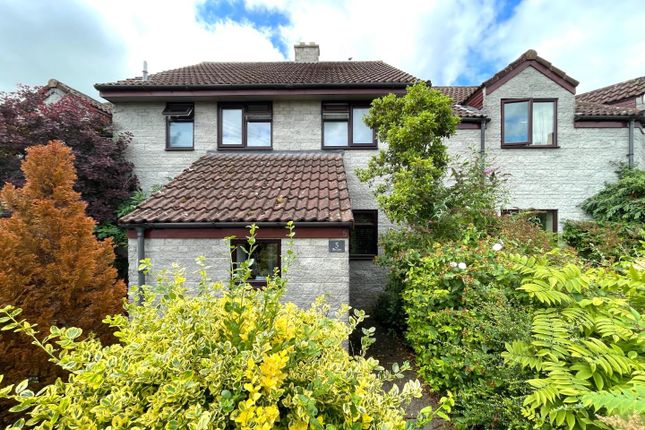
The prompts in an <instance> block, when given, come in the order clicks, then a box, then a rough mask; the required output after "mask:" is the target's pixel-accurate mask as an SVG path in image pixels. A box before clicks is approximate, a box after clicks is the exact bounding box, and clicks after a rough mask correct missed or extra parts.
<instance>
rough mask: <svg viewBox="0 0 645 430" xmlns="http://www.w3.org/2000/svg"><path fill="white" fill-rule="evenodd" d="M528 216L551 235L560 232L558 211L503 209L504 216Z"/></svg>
mask: <svg viewBox="0 0 645 430" xmlns="http://www.w3.org/2000/svg"><path fill="white" fill-rule="evenodd" d="M518 213H522V214H526V216H527V218H528V220H529V221H531V222H532V223H534V224H536V225H538V226H540V227H541V228H542V230H544V231H548V232H551V233H557V232H558V210H557V209H502V215H511V214H518Z"/></svg>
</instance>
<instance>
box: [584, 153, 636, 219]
mask: <svg viewBox="0 0 645 430" xmlns="http://www.w3.org/2000/svg"><path fill="white" fill-rule="evenodd" d="M616 174H617V175H618V181H616V182H614V183H611V184H605V188H603V189H602V190H601V191H600V192H599V193H598V194H596V195H594V196H592V197H590V198H588V199H587V200H585V201H584V203H583V204H582V209H584V211H585V212H587V213H588V214H589V215H591V217H592V218H593V219H595V220H597V221H613V222H626V223H639V224H645V170H640V169H635V168H631V169H630V168H628V167H627V166H625V165H621V166H620V167H619V168H618V170H617V171H616Z"/></svg>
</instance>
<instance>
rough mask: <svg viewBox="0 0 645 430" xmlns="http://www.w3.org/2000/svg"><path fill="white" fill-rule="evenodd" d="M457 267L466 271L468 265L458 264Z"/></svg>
mask: <svg viewBox="0 0 645 430" xmlns="http://www.w3.org/2000/svg"><path fill="white" fill-rule="evenodd" d="M457 267H459V268H460V269H461V270H466V263H459V264H457Z"/></svg>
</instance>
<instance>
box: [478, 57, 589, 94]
mask: <svg viewBox="0 0 645 430" xmlns="http://www.w3.org/2000/svg"><path fill="white" fill-rule="evenodd" d="M529 61H535V62H536V63H537V64H540V65H542V66H544V67H545V68H546V70H548V71H550V72H552V73H553V74H554V75H555V76H558V77H560V78H561V79H562V80H564V81H565V82H567V83H569V84H570V85H571V86H573V87H575V86H577V85H578V81H576V80H575V79H573V78H572V77H571V76H569V75H567V74H566V73H565V72H564V71H563V70H560V69H558V68H557V67H555V66H554V65H553V64H551V62H549V61H547V60H545V59H544V58H542V57H540V56H539V55H538V53H537V52H536V51H535V49H529V50H527V51H526V52H525V53H523V54H522V55H520V56H519V58H518V59H517V60H515V61H513V62H512V63H511V64H509V65H508V66H506V67H505V68H503V69H502V70H500V71H499V72H497V73H495V74H494V75H493V76H492V77H491V78H490V79H488V80H487V81H484V83H483V84H482V86H483V87H489V86H491V85H493V84H494V83H496V82H497V81H499V80H501V79H503V78H504V77H505V76H506V75H508V74H509V73H511V72H512V71H514V70H516V69H518V68H520V67H521V66H522V65H523V64H524V63H526V62H529Z"/></svg>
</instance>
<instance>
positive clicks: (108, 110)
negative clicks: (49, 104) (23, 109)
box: [44, 79, 112, 115]
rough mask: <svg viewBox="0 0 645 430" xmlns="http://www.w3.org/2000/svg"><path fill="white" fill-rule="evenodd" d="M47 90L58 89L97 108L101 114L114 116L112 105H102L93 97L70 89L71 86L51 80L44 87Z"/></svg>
mask: <svg viewBox="0 0 645 430" xmlns="http://www.w3.org/2000/svg"><path fill="white" fill-rule="evenodd" d="M44 88H45V89H46V90H50V89H55V88H58V89H60V90H61V91H62V92H64V93H65V94H70V95H72V96H74V97H76V98H78V99H81V100H83V101H84V102H86V103H88V104H90V106H93V107H94V108H96V109H97V110H98V111H99V112H101V113H103V114H106V115H112V104H111V103H101V102H100V101H98V100H95V99H93V98H92V97H90V96H88V95H87V94H84V93H82V92H80V91H78V90H77V89H75V88H72V87H70V86H69V85H66V84H64V83H62V82H61V81H59V80H57V79H50V80H49V81H47V85H46V86H45V87H44Z"/></svg>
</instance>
